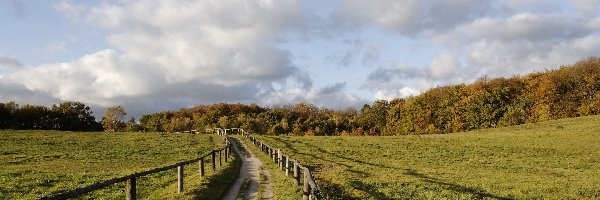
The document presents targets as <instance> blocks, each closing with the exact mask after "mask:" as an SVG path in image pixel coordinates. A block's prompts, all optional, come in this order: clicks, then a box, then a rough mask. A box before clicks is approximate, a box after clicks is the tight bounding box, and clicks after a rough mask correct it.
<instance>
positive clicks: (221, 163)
mask: <svg viewBox="0 0 600 200" xmlns="http://www.w3.org/2000/svg"><path fill="white" fill-rule="evenodd" d="M222 151H223V149H221V150H219V166H223V162H221V161H222V157H223V156H222V155H221V152H222Z"/></svg>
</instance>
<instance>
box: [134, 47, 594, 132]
mask: <svg viewBox="0 0 600 200" xmlns="http://www.w3.org/2000/svg"><path fill="white" fill-rule="evenodd" d="M597 114H600V58H589V59H585V60H582V61H579V62H577V63H575V64H573V65H567V66H561V67H560V68H559V69H554V70H548V71H545V72H539V73H532V74H529V75H525V76H513V77H510V78H487V77H483V78H480V79H479V80H477V81H475V82H474V83H471V84H456V85H449V86H441V87H435V88H432V89H429V90H428V91H426V92H424V93H422V94H420V95H417V96H413V97H408V98H397V99H394V100H392V101H386V100H377V101H375V102H373V103H372V104H371V105H368V104H367V105H364V106H363V107H362V108H361V109H360V110H356V109H353V108H348V109H346V110H332V109H328V108H318V107H316V106H314V105H312V104H308V103H298V104H295V105H289V106H275V107H271V108H266V107H260V106H258V105H255V104H250V105H245V104H224V103H220V104H213V105H200V106H196V107H194V108H189V109H187V108H186V109H181V110H179V111H170V112H159V113H154V114H149V115H144V116H143V117H142V118H141V119H140V128H141V129H143V130H148V131H167V132H175V131H183V130H191V129H197V130H203V129H205V128H213V127H222V128H225V127H242V128H244V129H245V130H249V131H251V132H253V133H259V134H269V135H356V136H359V135H406V134H434V133H452V132H460V131H469V130H475V129H482V128H493V127H503V126H512V125H519V124H523V123H528V122H540V121H547V120H553V119H561V118H569V117H578V116H587V115H597Z"/></svg>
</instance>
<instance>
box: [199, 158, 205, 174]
mask: <svg viewBox="0 0 600 200" xmlns="http://www.w3.org/2000/svg"><path fill="white" fill-rule="evenodd" d="M200 176H204V157H202V158H200Z"/></svg>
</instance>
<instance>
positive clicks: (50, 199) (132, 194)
mask: <svg viewBox="0 0 600 200" xmlns="http://www.w3.org/2000/svg"><path fill="white" fill-rule="evenodd" d="M225 142H226V146H225V147H223V148H220V149H216V150H213V151H211V152H209V153H207V154H204V155H202V156H200V157H198V158H195V159H192V160H187V161H183V162H178V163H175V164H172V165H168V166H164V167H159V168H154V169H151V170H148V171H143V172H137V173H134V174H130V175H126V176H122V177H118V178H112V179H109V180H105V181H100V182H96V183H94V184H91V185H88V186H85V187H79V188H75V189H73V190H70V191H67V192H63V193H59V194H54V195H50V196H46V197H42V198H39V199H40V200H54V199H67V198H75V197H79V196H81V195H84V194H86V193H89V192H92V191H95V190H100V189H102V188H105V187H108V186H110V185H113V184H117V183H120V182H124V181H127V186H126V189H125V197H126V199H128V200H135V199H136V187H137V186H136V179H137V178H138V177H141V176H146V175H149V174H154V173H158V172H162V171H166V170H170V169H174V168H177V191H178V192H179V193H181V192H183V178H184V173H183V167H184V166H185V165H189V164H192V163H195V162H198V171H199V173H200V176H204V175H205V173H204V172H205V170H204V161H205V160H206V158H207V157H211V161H212V170H213V171H214V172H216V171H217V163H216V161H217V160H216V159H217V158H216V157H217V154H219V155H218V156H219V166H222V161H221V159H222V157H223V155H224V157H225V162H227V159H228V157H230V156H231V155H233V154H232V148H231V143H230V142H229V140H228V139H227V138H226V139H225ZM223 151H225V152H224V153H223Z"/></svg>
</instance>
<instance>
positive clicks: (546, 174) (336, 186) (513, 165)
mask: <svg viewBox="0 0 600 200" xmlns="http://www.w3.org/2000/svg"><path fill="white" fill-rule="evenodd" d="M259 138H260V139H261V140H264V141H266V142H267V143H269V144H270V145H272V146H275V147H278V148H281V149H283V151H284V152H286V153H287V154H290V155H292V156H293V157H295V158H298V159H300V160H302V161H304V162H305V163H310V164H314V165H317V168H318V172H317V173H316V174H315V176H316V177H317V179H318V182H319V184H321V187H322V189H323V190H324V191H325V193H326V195H328V196H329V198H333V199H336V198H339V199H481V198H484V199H513V198H518V199H538V198H543V199H574V198H575V199H582V198H583V199H586V198H588V199H598V198H600V187H599V185H600V179H599V178H598V177H600V116H590V117H580V118H569V119H563V120H556V121H548V122H543V123H533V124H525V125H520V126H513V127H505V128H495V129H485V130H479V131H471V132H465V133H455V134H447V135H412V136H393V137H294V136H288V137H275V136H271V137H267V136H263V137H259ZM277 173H279V172H277ZM274 187H275V188H277V187H281V186H277V185H276V186H274ZM275 193H277V191H275Z"/></svg>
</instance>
